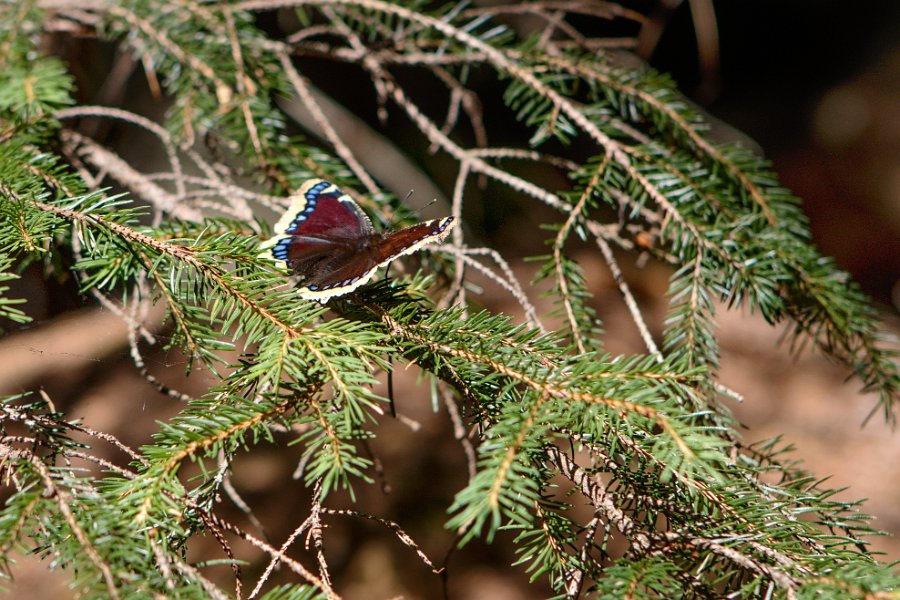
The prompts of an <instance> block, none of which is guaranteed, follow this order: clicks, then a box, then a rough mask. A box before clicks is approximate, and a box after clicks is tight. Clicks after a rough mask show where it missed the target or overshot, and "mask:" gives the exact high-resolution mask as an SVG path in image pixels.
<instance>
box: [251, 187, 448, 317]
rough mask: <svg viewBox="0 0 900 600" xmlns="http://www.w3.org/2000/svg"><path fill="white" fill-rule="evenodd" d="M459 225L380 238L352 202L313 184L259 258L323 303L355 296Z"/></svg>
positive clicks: (439, 224)
mask: <svg viewBox="0 0 900 600" xmlns="http://www.w3.org/2000/svg"><path fill="white" fill-rule="evenodd" d="M455 225H456V222H455V221H454V219H453V217H444V218H443V219H434V220H432V221H425V222H423V223H419V224H418V225H413V226H412V227H407V228H405V229H400V230H398V231H384V232H376V231H375V229H374V228H373V227H372V222H371V221H370V220H369V217H367V216H366V214H365V213H364V212H363V211H362V209H361V208H360V207H359V205H358V204H357V203H356V202H354V201H353V199H352V198H351V197H350V196H348V195H347V194H345V193H344V192H343V191H341V189H340V188H338V187H337V186H336V185H333V184H332V183H329V182H328V181H324V180H322V179H310V180H307V181H306V182H304V183H303V185H302V186H300V189H299V190H298V191H297V192H296V194H294V196H293V200H292V202H291V206H290V207H289V208H288V209H287V212H285V213H284V215H283V216H282V217H281V219H279V221H278V222H277V223H276V224H275V235H274V236H273V237H272V238H270V239H268V240H266V241H265V242H263V243H262V245H261V246H260V248H261V249H262V252H261V253H260V257H263V258H267V259H269V260H274V261H275V262H276V264H277V265H278V266H279V267H281V268H282V269H285V270H290V271H293V272H294V273H296V274H297V275H299V276H300V286H299V293H300V296H301V297H303V298H310V299H314V300H320V301H324V300H326V299H328V298H333V297H335V296H343V295H344V294H348V293H350V292H352V291H353V290H355V289H356V288H358V287H360V286H361V285H363V284H365V283H366V282H368V281H369V280H370V279H371V278H372V276H373V275H374V274H375V271H376V270H377V269H378V268H379V267H383V266H385V265H387V264H388V263H389V262H391V261H392V260H394V259H395V258H397V257H400V256H403V255H405V254H410V253H412V252H416V251H417V250H419V249H420V248H422V246H424V245H425V244H430V243H431V242H436V241H438V240H442V239H443V238H444V237H445V236H446V235H447V234H448V233H449V232H450V230H451V229H453V227H454V226H455Z"/></svg>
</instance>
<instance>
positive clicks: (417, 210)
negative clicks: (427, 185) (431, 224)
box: [405, 190, 437, 219]
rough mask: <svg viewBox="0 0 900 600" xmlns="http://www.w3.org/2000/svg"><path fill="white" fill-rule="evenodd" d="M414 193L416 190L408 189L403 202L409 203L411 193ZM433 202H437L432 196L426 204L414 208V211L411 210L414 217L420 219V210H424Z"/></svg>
mask: <svg viewBox="0 0 900 600" xmlns="http://www.w3.org/2000/svg"><path fill="white" fill-rule="evenodd" d="M415 193H416V190H409V192H407V194H406V200H405V202H406V203H407V204H409V199H410V198H412V197H413V194H415ZM435 202H437V198H434V199H433V200H432V201H431V202H429V203H428V204H426V205H425V206H423V207H422V208H419V209H416V210H414V211H412V212H413V214H415V215H416V218H418V219H421V218H422V211H423V210H425V209H426V208H428V207H429V206H431V205H432V204H434V203H435Z"/></svg>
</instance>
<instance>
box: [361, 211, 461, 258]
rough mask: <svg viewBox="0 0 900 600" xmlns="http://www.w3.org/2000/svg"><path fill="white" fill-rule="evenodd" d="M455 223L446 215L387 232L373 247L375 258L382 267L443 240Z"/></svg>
mask: <svg viewBox="0 0 900 600" xmlns="http://www.w3.org/2000/svg"><path fill="white" fill-rule="evenodd" d="M455 224H456V223H455V221H454V220H453V217H444V218H443V219H434V220H433V221H425V222H424V223H419V224H418V225H413V226H412V227H407V228H406V229H401V230H400V231H394V232H391V233H388V234H385V235H383V237H382V240H381V241H380V242H379V243H378V244H377V245H376V246H375V248H374V249H373V254H374V257H373V260H374V262H375V264H376V265H378V266H379V267H380V266H384V265H386V264H387V263H389V262H391V261H392V260H394V259H395V258H397V257H399V256H403V255H404V254H411V253H413V252H416V251H417V250H419V249H420V248H421V247H422V246H424V245H425V244H430V243H432V242H436V241H438V240H442V239H443V238H444V236H446V235H447V234H448V233H450V230H451V229H453V226H454V225H455Z"/></svg>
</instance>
